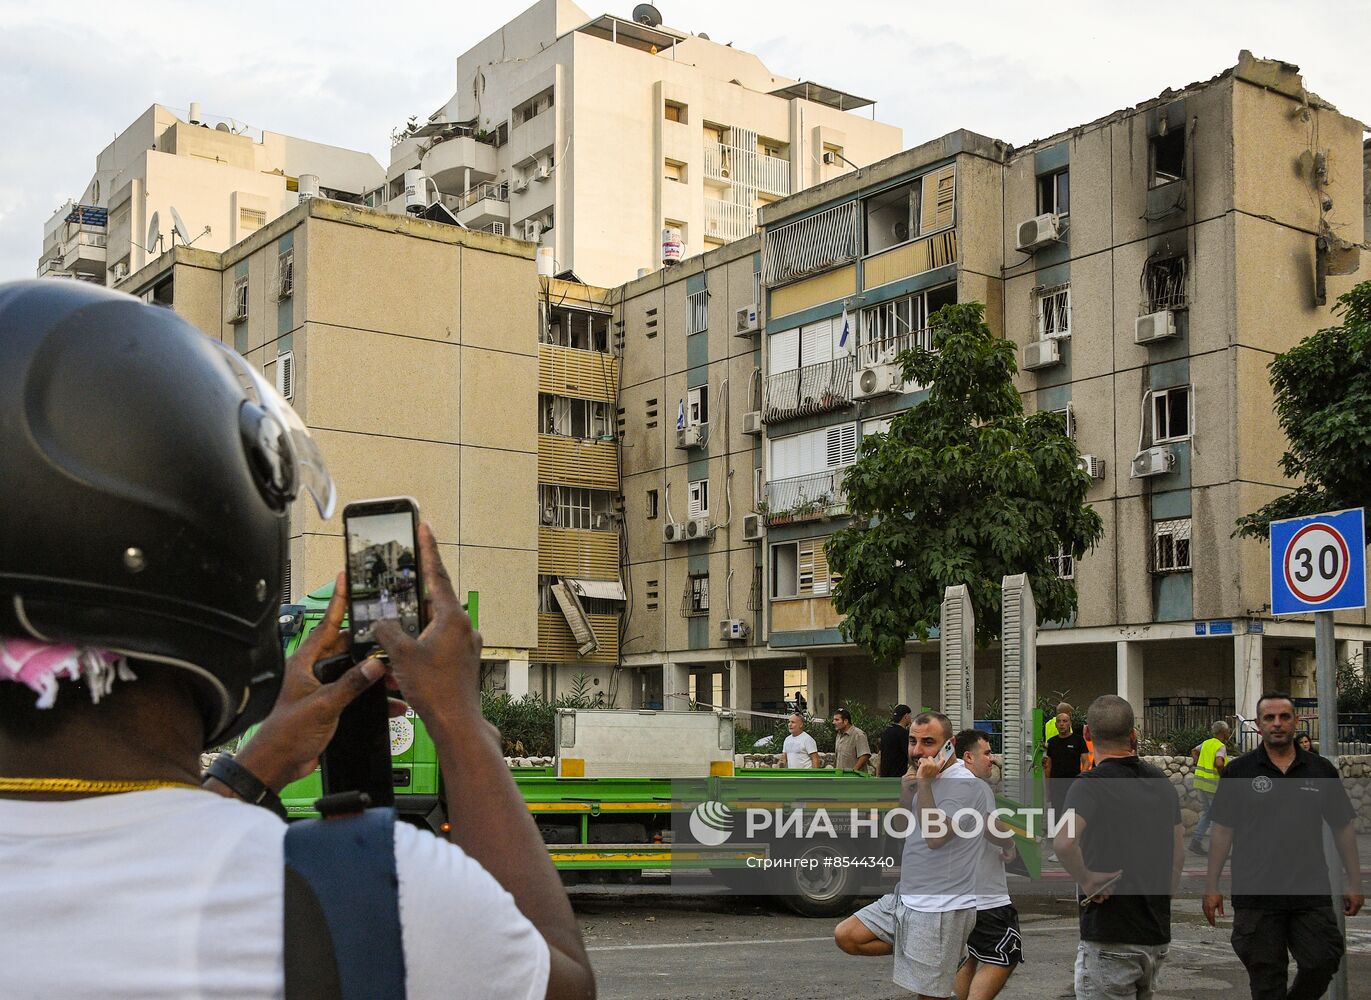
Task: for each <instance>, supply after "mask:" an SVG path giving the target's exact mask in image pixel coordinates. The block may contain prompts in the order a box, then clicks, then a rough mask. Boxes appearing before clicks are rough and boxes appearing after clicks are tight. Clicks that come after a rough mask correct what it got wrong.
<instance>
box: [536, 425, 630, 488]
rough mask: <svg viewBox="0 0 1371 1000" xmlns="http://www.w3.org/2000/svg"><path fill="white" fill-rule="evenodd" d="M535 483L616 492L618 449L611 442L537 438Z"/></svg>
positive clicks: (548, 437) (556, 435) (550, 437)
mask: <svg viewBox="0 0 1371 1000" xmlns="http://www.w3.org/2000/svg"><path fill="white" fill-rule="evenodd" d="M538 482H540V483H548V484H550V485H553V486H584V487H587V488H589V489H595V490H614V491H616V492H617V491H618V489H619V454H618V445H617V443H616V442H614V441H596V440H587V439H583V438H574V437H564V436H563V435H560V434H539V435H538Z"/></svg>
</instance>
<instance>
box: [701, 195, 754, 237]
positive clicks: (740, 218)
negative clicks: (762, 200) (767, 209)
mask: <svg viewBox="0 0 1371 1000" xmlns="http://www.w3.org/2000/svg"><path fill="white" fill-rule="evenodd" d="M756 225H757V212H756V209H753V208H751V207H749V206H747V205H735V204H733V202H731V201H720V200H719V199H718V198H706V199H705V236H707V237H710V238H712V239H717V240H723V241H725V242H726V243H732V242H733V241H734V240H741V239H744V238H745V237H748V236H751V235H752V231H753V229H755V228H756Z"/></svg>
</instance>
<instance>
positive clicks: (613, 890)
mask: <svg viewBox="0 0 1371 1000" xmlns="http://www.w3.org/2000/svg"><path fill="white" fill-rule="evenodd" d="M571 893H572V901H573V903H574V904H575V908H576V914H577V918H578V919H579V921H580V924H581V930H582V932H583V934H584V935H585V941H586V946H587V947H588V948H589V950H590V959H591V962H592V963H593V964H594V966H595V971H596V976H597V980H598V982H599V995H600V998H601V1000H655V998H672V1000H676V998H680V1000H686V998H689V1000H724V998H728V1000H752V998H756V1000H810V998H813V1000H833V998H838V997H854V998H861V1000H882V998H887V997H889V998H894V997H908V996H909V994H907V993H905V992H904V991H902V990H900V989H898V988H897V987H895V985H894V984H893V983H891V981H890V971H891V960H890V959H889V958H867V959H864V958H855V957H853V956H850V955H844V954H843V953H842V952H840V951H838V949H837V948H836V947H835V946H834V945H833V937H832V934H833V926H834V924H835V923H836V920H829V919H811V918H806V917H799V916H796V915H794V914H792V913H790V912H789V911H788V910H785V909H783V908H782V907H780V906H779V905H772V903H771V901H767V900H756V899H749V898H735V897H730V896H726V895H706V894H701V895H690V896H683V895H679V894H678V893H676V892H672V891H669V890H667V889H665V888H661V887H656V886H646V885H645V886H636V887H631V888H624V887H574V888H572V889H571ZM1017 903H1018V904H1019V905H1020V920H1021V925H1022V929H1023V934H1024V954H1025V962H1024V964H1023V965H1022V966H1020V967H1019V969H1018V970H1017V971H1016V972H1015V974H1014V976H1013V978H1012V979H1010V981H1009V984H1008V985H1007V986H1006V987H1005V990H1004V992H1003V993H1001V994H1000V995H1001V996H1003V997H1006V998H1014V997H1032V998H1034V1000H1055V998H1059V997H1060V998H1068V997H1072V996H1074V993H1073V990H1072V963H1073V962H1074V960H1075V953H1076V942H1077V934H1076V917H1075V903H1074V901H1072V900H1070V899H1067V898H1062V899H1061V900H1054V899H1050V898H1047V899H1044V898H1032V899H1024V900H1018V901H1017ZM1175 912H1176V914H1177V916H1176V918H1175V919H1174V921H1173V924H1174V926H1173V943H1172V949H1171V957H1170V961H1169V962H1168V964H1167V967H1166V970H1165V972H1164V974H1163V979H1162V983H1161V989H1160V991H1159V992H1158V993H1157V995H1156V1000H1220V998H1222V1000H1231V998H1244V997H1246V996H1248V992H1247V978H1246V974H1245V973H1244V972H1243V968H1242V966H1241V964H1239V962H1238V960H1237V958H1235V957H1234V955H1233V951H1232V948H1231V947H1230V946H1229V943H1228V936H1229V931H1230V929H1231V925H1224V924H1221V925H1220V926H1219V927H1218V928H1211V927H1209V925H1208V924H1206V923H1205V921H1204V917H1203V916H1202V915H1201V914H1200V904H1199V900H1198V899H1194V898H1192V899H1185V900H1182V901H1180V902H1179V903H1178V904H1177V909H1176V911H1175ZM1230 912H1231V911H1230ZM1348 937H1349V939H1350V940H1349V959H1350V966H1349V969H1350V982H1351V984H1352V987H1351V990H1350V996H1349V997H1348V998H1345V1000H1366V998H1368V997H1371V917H1368V916H1361V917H1358V918H1356V919H1355V920H1353V921H1351V922H1350V924H1349V927H1348Z"/></svg>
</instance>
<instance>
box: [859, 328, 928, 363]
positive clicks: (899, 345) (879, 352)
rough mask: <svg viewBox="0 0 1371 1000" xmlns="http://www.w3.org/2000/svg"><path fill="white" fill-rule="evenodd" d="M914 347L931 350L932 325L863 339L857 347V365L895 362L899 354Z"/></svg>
mask: <svg viewBox="0 0 1371 1000" xmlns="http://www.w3.org/2000/svg"><path fill="white" fill-rule="evenodd" d="M915 348H922V349H923V350H925V351H931V350H933V328H932V327H924V328H923V329H922V330H910V331H909V332H907V333H897V334H895V335H893V336H890V337H880V338H877V339H874V340H868V341H864V342H863V343H861V344H859V345H858V347H857V367H858V368H870V367H871V366H872V365H891V364H895V363H896V361H897V360H898V359H899V357H900V355H901V354H903V353H904V352H905V351H912V350H914V349H915Z"/></svg>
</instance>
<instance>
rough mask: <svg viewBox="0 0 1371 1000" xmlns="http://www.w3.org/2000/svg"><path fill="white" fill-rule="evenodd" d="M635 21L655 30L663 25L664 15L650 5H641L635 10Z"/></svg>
mask: <svg viewBox="0 0 1371 1000" xmlns="http://www.w3.org/2000/svg"><path fill="white" fill-rule="evenodd" d="M633 20H635V21H637V22H638V23H639V24H646V25H647V26H648V27H649V28H655V27H657V26H658V25H660V24H661V23H662V13H661V11H659V10H658V9H657V8H656V7H654V6H652V4H650V3H640V4H639V5H638V6H636V7H634V8H633Z"/></svg>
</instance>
